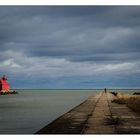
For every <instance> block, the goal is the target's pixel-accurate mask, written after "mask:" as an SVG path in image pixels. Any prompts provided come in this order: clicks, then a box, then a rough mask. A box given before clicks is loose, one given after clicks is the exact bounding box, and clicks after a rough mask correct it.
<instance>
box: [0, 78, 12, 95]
mask: <svg viewBox="0 0 140 140" xmlns="http://www.w3.org/2000/svg"><path fill="white" fill-rule="evenodd" d="M9 90H10V85H9V84H8V82H7V78H6V76H5V75H4V76H3V77H2V78H1V79H0V91H4V92H9Z"/></svg>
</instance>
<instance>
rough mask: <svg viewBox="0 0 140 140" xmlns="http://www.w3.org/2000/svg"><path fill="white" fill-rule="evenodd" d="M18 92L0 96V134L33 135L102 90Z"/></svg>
mask: <svg viewBox="0 0 140 140" xmlns="http://www.w3.org/2000/svg"><path fill="white" fill-rule="evenodd" d="M17 91H18V92H19V94H16V95H2V96H0V134H33V133H35V132H36V131H38V130H39V129H41V128H42V127H44V126H46V125H47V124H48V123H50V122H51V121H53V120H54V119H56V118H58V117H59V116H61V115H62V114H64V113H65V112H67V111H69V110H70V109H72V108H73V107H75V106H76V105H78V104H80V103H81V102H83V101H84V100H85V99H87V98H88V97H89V96H92V95H96V94H97V93H100V92H101V91H102V90H17ZM119 91H120V90H119ZM135 91H136V90H121V91H120V92H124V93H129V94H132V93H133V92H135Z"/></svg>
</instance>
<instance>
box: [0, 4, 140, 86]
mask: <svg viewBox="0 0 140 140" xmlns="http://www.w3.org/2000/svg"><path fill="white" fill-rule="evenodd" d="M4 74H5V75H7V76H8V78H9V83H10V84H11V87H12V88H104V87H107V88H139V87H140V7H139V6H135V7H132V6H131V7H127V6H125V7H124V6H121V7H116V6H111V7H106V6H102V7H100V6H90V7H77V6H74V7H68V6H65V7H60V6H58V7H54V6H53V7H51V6H46V7H45V6H42V7H41V6H38V7H30V6H28V7H24V6H22V7H21V6H18V7H4V6H3V7H2V6H1V7H0V76H2V75H4Z"/></svg>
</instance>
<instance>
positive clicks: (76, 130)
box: [36, 92, 140, 134]
mask: <svg viewBox="0 0 140 140" xmlns="http://www.w3.org/2000/svg"><path fill="white" fill-rule="evenodd" d="M115 98H117V97H116V96H114V95H113V94H111V93H104V92H102V93H100V94H98V95H96V96H92V97H89V98H88V99H87V100H86V101H84V102H83V103H81V104H80V105H78V106H76V107H75V108H73V109H72V110H70V111H69V112H67V113H65V114H64V115H62V116H61V117H59V118H58V119H56V120H55V121H53V122H52V123H50V124H48V125H47V126H45V127H44V128H42V129H41V130H39V131H38V132H36V134H140V115H139V114H137V113H135V112H133V111H132V110H131V109H129V108H128V107H127V106H126V105H121V104H117V103H114V102H112V100H114V99H115Z"/></svg>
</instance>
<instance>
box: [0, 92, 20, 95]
mask: <svg viewBox="0 0 140 140" xmlns="http://www.w3.org/2000/svg"><path fill="white" fill-rule="evenodd" d="M7 94H18V92H17V91H0V95H7Z"/></svg>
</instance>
